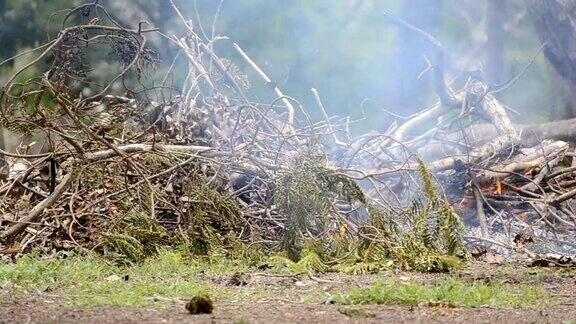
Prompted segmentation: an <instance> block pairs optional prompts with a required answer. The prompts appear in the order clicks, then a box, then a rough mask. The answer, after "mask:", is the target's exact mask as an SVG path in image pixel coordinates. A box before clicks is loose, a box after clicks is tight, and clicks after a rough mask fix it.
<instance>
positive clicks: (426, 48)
mask: <svg viewBox="0 0 576 324" xmlns="http://www.w3.org/2000/svg"><path fill="white" fill-rule="evenodd" d="M442 3H443V1H441V0H404V1H402V8H401V12H400V15H399V17H400V18H401V19H402V20H404V21H406V22H408V23H410V24H412V25H414V26H416V27H418V28H420V29H422V30H424V31H426V32H429V33H431V34H435V33H436V31H437V29H438V26H439V24H440V22H441V21H440V18H441V17H440V14H441V12H442ZM395 43H396V46H395V48H396V50H395V51H394V52H395V53H394V54H393V58H392V64H391V67H392V73H391V75H392V76H393V78H392V79H391V81H390V84H389V85H388V90H387V91H386V92H387V93H388V95H387V96H386V97H387V99H386V101H387V102H385V104H386V105H389V106H390V107H401V108H402V109H403V111H402V112H401V114H402V115H406V116H407V115H410V114H413V113H415V112H418V111H419V110H420V109H421V107H423V106H426V105H428V103H427V102H426V99H427V98H428V97H427V95H426V94H427V93H429V91H431V90H432V88H431V84H432V81H431V80H432V73H426V74H425V75H423V76H421V77H420V78H419V75H420V74H421V73H422V72H423V71H424V70H425V69H426V67H427V63H426V60H425V56H427V57H428V59H433V55H432V54H431V53H432V52H433V51H435V50H436V49H435V48H433V46H432V45H431V44H430V43H429V42H427V41H425V40H423V39H422V38H421V37H419V36H418V35H415V34H414V33H413V32H410V31H407V30H405V29H399V30H398V34H397V36H396V41H395Z"/></svg>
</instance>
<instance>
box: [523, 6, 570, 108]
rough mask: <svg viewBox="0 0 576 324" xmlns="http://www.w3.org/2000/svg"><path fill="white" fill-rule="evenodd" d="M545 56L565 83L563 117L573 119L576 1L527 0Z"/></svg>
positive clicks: (563, 88)
mask: <svg viewBox="0 0 576 324" xmlns="http://www.w3.org/2000/svg"><path fill="white" fill-rule="evenodd" d="M527 5H528V11H529V13H530V16H531V17H532V20H533V22H534V27H535V29H536V32H537V33H538V36H539V37H540V40H541V41H542V42H543V43H544V42H546V46H545V48H544V55H545V56H546V59H547V60H548V61H549V62H550V64H552V66H553V67H554V69H555V70H556V72H557V73H558V74H559V75H560V77H561V78H562V81H563V83H564V85H563V87H562V95H563V97H564V102H565V104H566V112H565V116H564V117H565V118H573V117H576V0H528V1H527Z"/></svg>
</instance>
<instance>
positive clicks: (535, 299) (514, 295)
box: [334, 278, 555, 308]
mask: <svg viewBox="0 0 576 324" xmlns="http://www.w3.org/2000/svg"><path fill="white" fill-rule="evenodd" d="M334 300H335V301H336V302H337V303H339V304H387V305H418V304H421V303H426V302H430V301H438V302H445V303H448V304H450V305H453V306H456V307H466V308H468V307H494V308H506V307H512V308H520V307H550V306H552V305H554V304H555V300H554V298H553V297H552V296H550V295H549V294H548V293H546V292H544V291H543V290H541V289H539V288H531V287H527V286H522V285H520V286H518V285H508V284H497V283H495V284H484V283H478V282H475V283H465V282H462V281H459V280H457V279H453V278H448V279H442V280H439V281H437V282H435V283H433V284H429V285H423V284H419V283H403V282H399V281H395V280H388V281H377V282H375V283H374V284H372V285H370V286H368V287H364V288H354V289H352V290H350V291H349V292H347V293H341V294H338V295H336V296H334Z"/></svg>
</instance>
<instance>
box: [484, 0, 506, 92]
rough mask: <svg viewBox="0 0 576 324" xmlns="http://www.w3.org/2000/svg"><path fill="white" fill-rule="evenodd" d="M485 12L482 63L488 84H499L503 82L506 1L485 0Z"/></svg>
mask: <svg viewBox="0 0 576 324" xmlns="http://www.w3.org/2000/svg"><path fill="white" fill-rule="evenodd" d="M485 10H486V21H485V24H486V25H485V31H486V36H487V42H486V47H485V52H484V63H485V66H486V68H485V72H486V77H487V79H488V83H490V84H501V83H503V82H504V38H505V30H504V24H505V23H506V0H487V1H486V8H485Z"/></svg>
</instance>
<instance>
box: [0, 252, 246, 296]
mask: <svg viewBox="0 0 576 324" xmlns="http://www.w3.org/2000/svg"><path fill="white" fill-rule="evenodd" d="M246 269H247V266H246V265H243V264H236V263H234V262H233V261H227V260H219V262H208V261H198V260H189V259H185V258H183V257H182V255H181V254H179V253H176V252H164V253H161V254H160V255H158V256H157V257H155V258H151V259H148V260H147V261H145V262H143V263H141V264H138V265H134V266H130V267H121V266H117V265H115V264H113V263H111V262H108V261H105V260H103V259H101V258H99V257H97V256H75V257H71V258H68V259H63V260H38V259H37V258H35V257H33V256H27V257H24V258H22V259H20V260H18V261H17V262H16V263H4V264H1V263H0V287H4V290H6V291H11V292H12V293H19V292H55V293H57V294H62V295H63V296H65V298H66V301H67V302H69V303H71V304H74V305H80V306H88V305H89V306H153V305H157V306H163V305H164V304H166V303H167V301H166V300H167V299H170V298H187V297H190V296H193V295H196V294H206V293H209V294H210V295H211V296H213V297H216V298H217V297H219V296H223V295H225V294H226V293H227V292H226V291H224V290H223V289H210V288H209V287H207V286H206V284H205V283H203V282H202V279H203V278H205V277H206V276H208V275H210V276H215V275H223V274H227V273H231V272H235V271H245V270H246ZM153 297H160V298H159V299H160V301H154V300H152V299H153Z"/></svg>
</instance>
